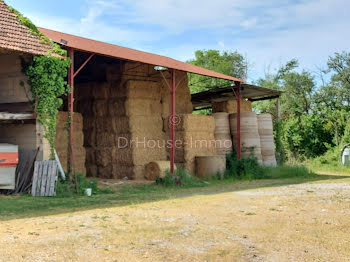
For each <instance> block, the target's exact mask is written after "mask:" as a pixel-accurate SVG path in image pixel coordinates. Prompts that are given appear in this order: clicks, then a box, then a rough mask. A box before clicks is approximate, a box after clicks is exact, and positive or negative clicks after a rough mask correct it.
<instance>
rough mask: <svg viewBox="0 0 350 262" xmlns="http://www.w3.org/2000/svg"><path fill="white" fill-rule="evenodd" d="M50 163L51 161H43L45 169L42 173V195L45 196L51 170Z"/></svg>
mask: <svg viewBox="0 0 350 262" xmlns="http://www.w3.org/2000/svg"><path fill="white" fill-rule="evenodd" d="M49 165H50V161H44V162H43V171H42V175H41V188H40V196H45V188H46V181H47V177H48V172H49Z"/></svg>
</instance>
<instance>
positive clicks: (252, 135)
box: [230, 112, 262, 162]
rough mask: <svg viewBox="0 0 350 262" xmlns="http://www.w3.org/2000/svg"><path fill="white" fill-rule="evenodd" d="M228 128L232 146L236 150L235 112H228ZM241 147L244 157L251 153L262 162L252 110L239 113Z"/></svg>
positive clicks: (258, 137)
mask: <svg viewBox="0 0 350 262" xmlns="http://www.w3.org/2000/svg"><path fill="white" fill-rule="evenodd" d="M230 128H231V134H232V138H233V139H232V142H233V146H234V148H235V150H237V148H238V146H237V114H230ZM241 148H242V156H243V157H244V158H247V157H249V156H251V155H253V156H255V157H256V158H257V159H258V160H259V162H262V155H261V142H260V135H259V131H258V120H257V116H256V114H255V113H254V112H242V113H241Z"/></svg>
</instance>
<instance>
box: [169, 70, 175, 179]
mask: <svg viewBox="0 0 350 262" xmlns="http://www.w3.org/2000/svg"><path fill="white" fill-rule="evenodd" d="M175 91H176V79H175V69H172V70H171V102H170V107H171V108H170V111H171V113H170V146H171V147H170V172H171V173H172V174H173V175H174V172H175V123H176V119H175V118H176V116H175Z"/></svg>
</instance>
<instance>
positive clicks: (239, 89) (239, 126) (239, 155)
mask: <svg viewBox="0 0 350 262" xmlns="http://www.w3.org/2000/svg"><path fill="white" fill-rule="evenodd" d="M235 86H236V99H237V159H238V160H240V159H241V151H242V149H241V82H235Z"/></svg>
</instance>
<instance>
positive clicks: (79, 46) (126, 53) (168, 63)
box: [39, 28, 243, 82]
mask: <svg viewBox="0 0 350 262" xmlns="http://www.w3.org/2000/svg"><path fill="white" fill-rule="evenodd" d="M39 30H40V31H41V32H42V33H43V34H44V35H46V36H47V37H49V38H50V39H51V40H52V41H54V42H56V43H59V44H62V42H61V41H62V40H65V41H66V44H65V45H66V46H68V47H71V48H73V49H76V50H80V51H85V52H89V53H95V54H99V55H103V56H108V57H115V58H119V59H125V60H130V61H136V62H142V63H145V64H151V65H155V66H163V67H167V68H171V69H176V70H180V71H184V72H189V73H194V74H198V75H204V76H210V77H215V78H221V79H226V80H231V81H239V82H243V80H241V79H238V78H235V77H232V76H227V75H224V74H220V73H217V72H214V71H211V70H208V69H205V68H202V67H199V66H195V65H191V64H188V63H184V62H181V61H178V60H175V59H172V58H169V57H165V56H161V55H156V54H151V53H147V52H143V51H139V50H135V49H130V48H126V47H122V46H117V45H112V44H108V43H104V42H100V41H95V40H91V39H87V38H83V37H79V36H74V35H70V34H65V33H61V32H57V31H53V30H50V29H45V28H39Z"/></svg>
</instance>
